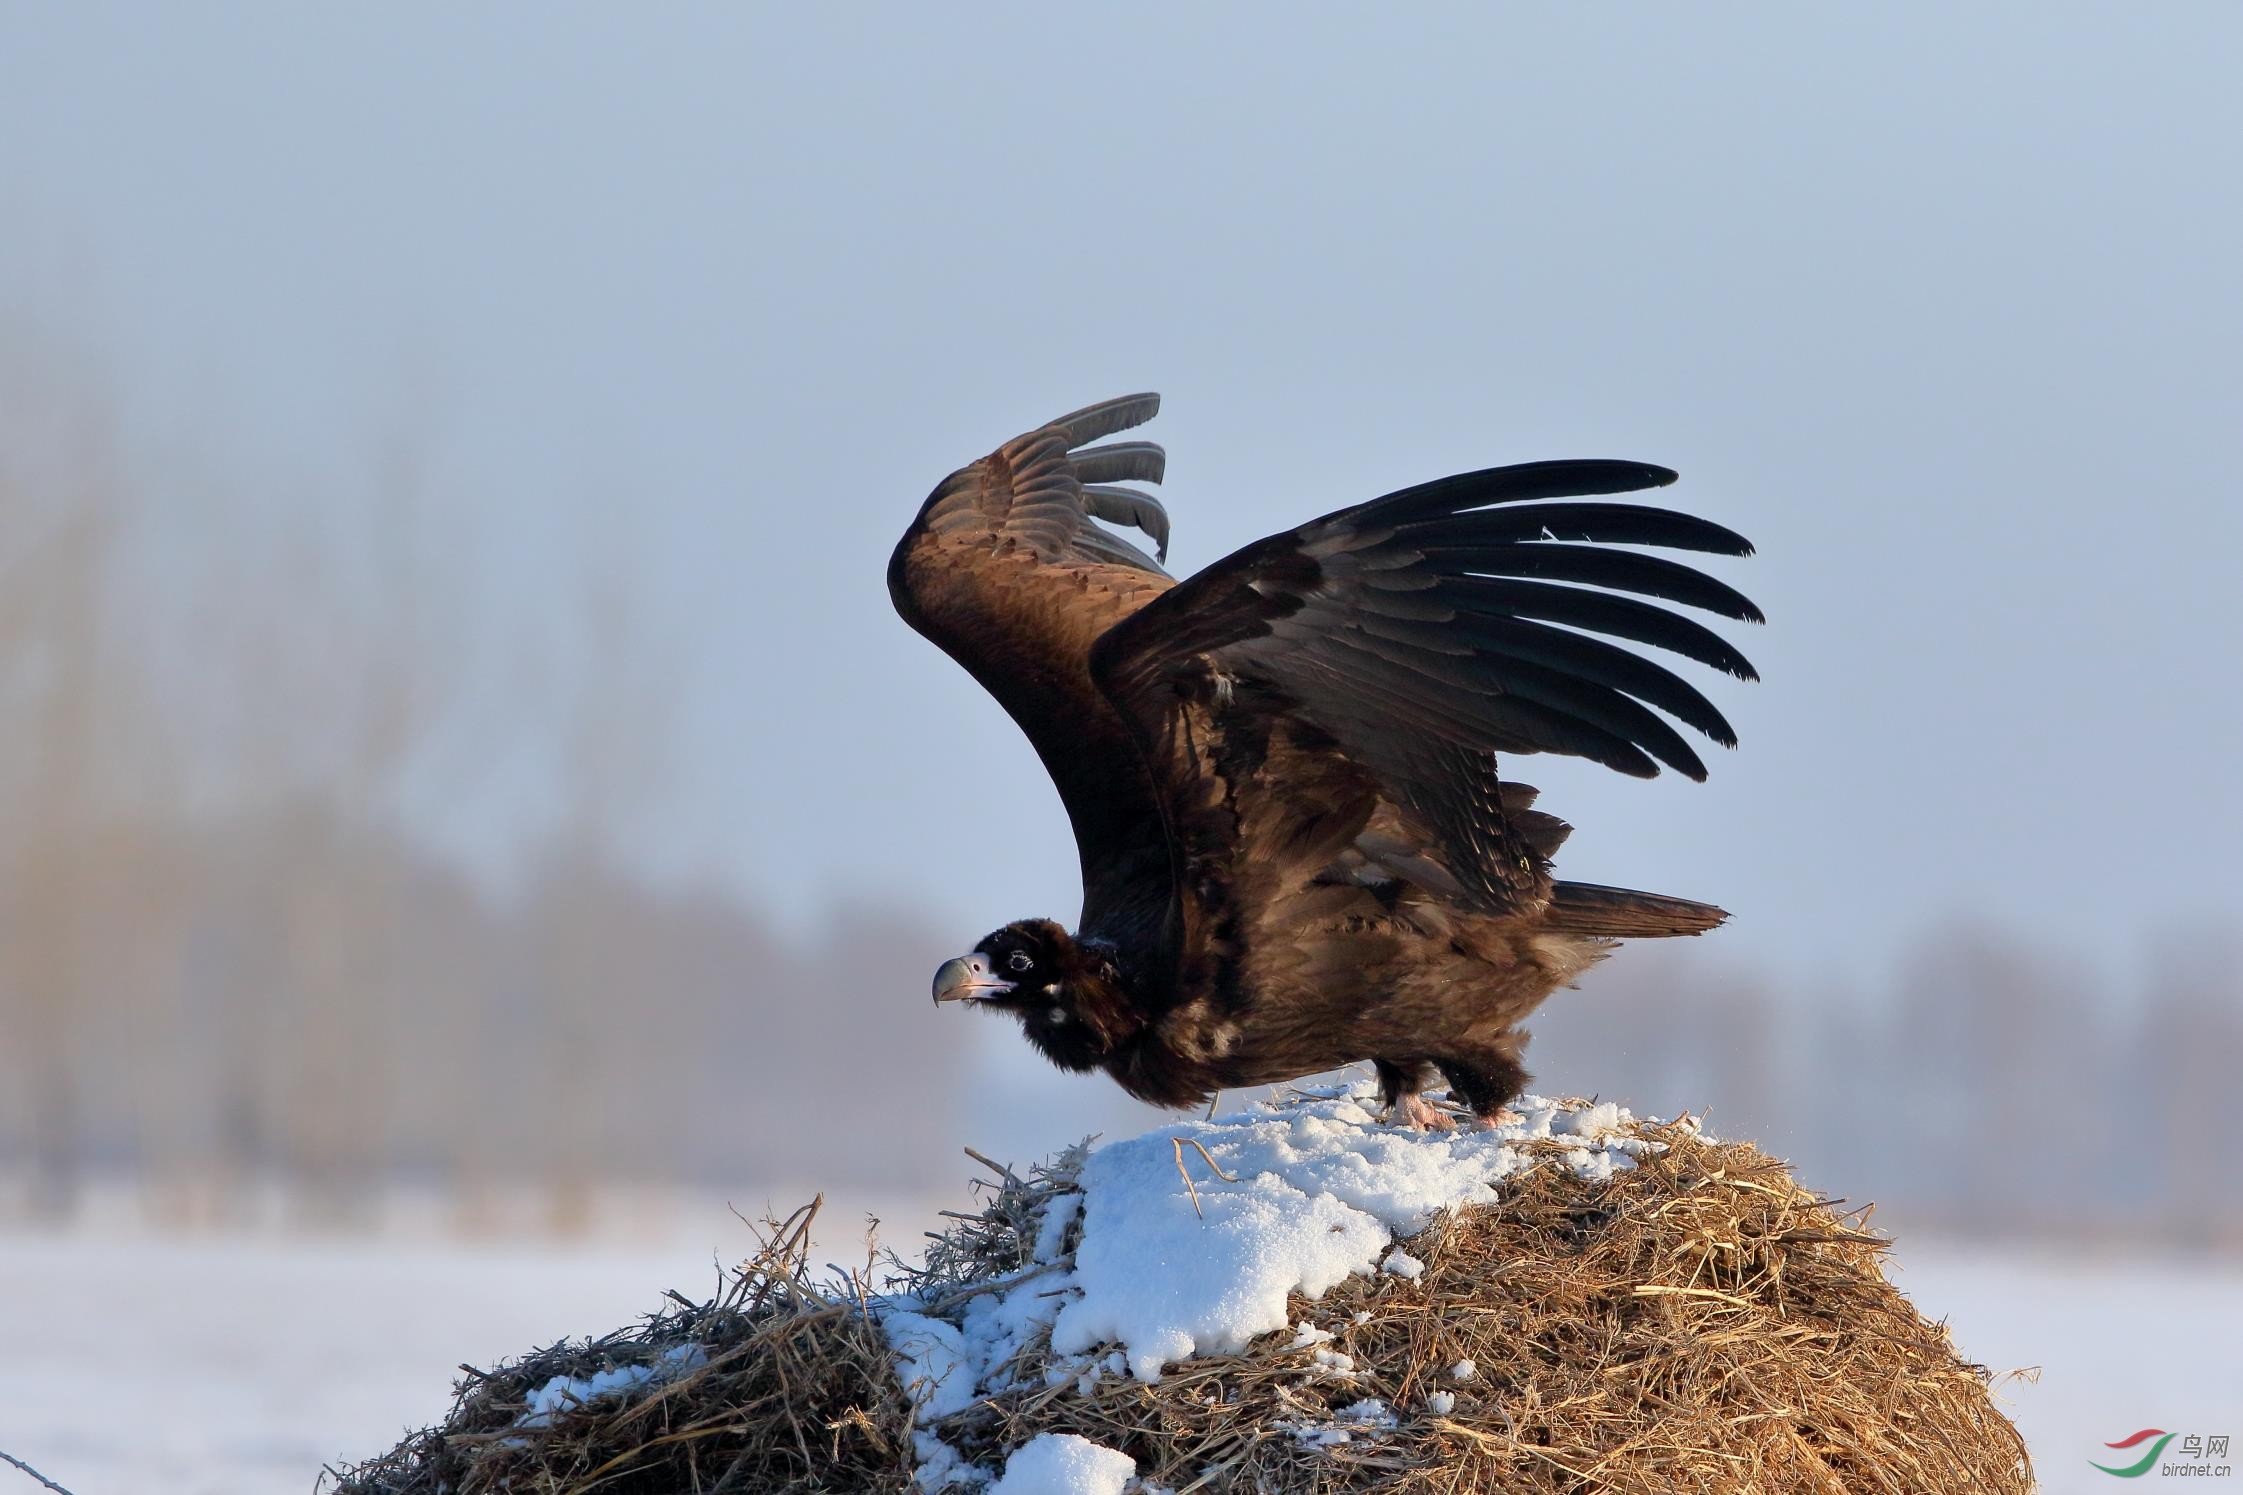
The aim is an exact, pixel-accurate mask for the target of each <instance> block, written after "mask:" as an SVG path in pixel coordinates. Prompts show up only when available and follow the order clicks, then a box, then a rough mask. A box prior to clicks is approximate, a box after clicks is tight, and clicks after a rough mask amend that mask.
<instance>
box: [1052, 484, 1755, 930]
mask: <svg viewBox="0 0 2243 1495" xmlns="http://www.w3.org/2000/svg"><path fill="white" fill-rule="evenodd" d="M1674 477H1675V475H1674V474H1673V473H1672V472H1670V471H1668V470H1667V469H1665V468H1663V467H1652V466H1648V465H1646V464H1643V463H1635V462H1599V461H1581V462H1538V463H1530V464H1526V465H1523V466H1517V467H1499V468H1490V469H1488V470H1486V471H1482V472H1473V473H1465V474H1461V475H1459V476H1456V477H1451V478H1444V479H1442V480H1440V481H1438V482H1434V483H1427V484H1424V485H1422V486H1419V487H1416V488H1408V489H1404V490H1403V491H1401V492H1399V493H1393V494H1389V495H1387V496H1386V497H1384V498H1380V499H1374V500H1372V501H1371V502H1369V503H1366V504H1360V505H1357V506H1356V507H1354V508H1351V509H1343V510H1341V511H1340V512H1338V513H1336V514H1331V515H1328V516H1326V517H1325V518H1322V519H1318V520H1315V521H1313V522H1311V523H1309V524H1306V525H1303V526H1301V527H1300V528H1299V529H1296V530H1292V531H1290V532H1288V533H1285V534H1280V535H1273V536H1271V537H1270V538H1268V539H1266V540H1261V541H1257V542H1256V543H1254V544H1252V545H1249V546H1247V547H1246V548H1245V549H1243V550H1240V551H1238V552H1236V553H1235V554H1233V555H1231V556H1229V557H1228V558H1227V559H1225V560H1222V561H1219V562H1217V563H1216V564H1215V565H1213V566H1210V567H1209V568H1207V569H1206V570H1205V571H1202V572H1200V573H1199V574H1198V575H1196V576H1193V577H1191V578H1189V579H1188V580H1186V581H1185V582H1183V583H1182V584H1181V585H1178V586H1176V587H1175V588H1173V589H1172V590H1170V591H1168V592H1167V593H1166V594H1164V595H1163V596H1161V597H1160V598H1158V599H1157V600H1155V601H1154V602H1152V603H1151V604H1149V605H1147V606H1146V607H1144V608H1143V609H1142V610H1140V611H1138V612H1136V613H1135V614H1134V615H1132V616H1130V617H1128V618H1127V619H1125V620H1123V621H1121V622H1120V623H1119V624H1117V626H1115V627H1114V629H1113V630H1112V631H1111V632H1109V633H1108V634H1106V635H1105V636H1104V637H1103V638H1101V639H1100V640H1099V641H1098V643H1097V646H1096V648H1095V649H1094V651H1093V654H1092V672H1093V674H1094V676H1095V677H1096V678H1097V680H1098V682H1099V684H1100V686H1101V688H1103V689H1104V690H1105V691H1106V692H1107V694H1108V695H1109V696H1111V697H1112V698H1113V700H1114V701H1115V703H1116V704H1117V705H1118V706H1120V707H1121V709H1122V713H1123V715H1124V716H1125V717H1127V718H1129V720H1130V723H1131V726H1132V728H1133V729H1134V730H1135V732H1136V733H1137V736H1138V740H1139V742H1140V745H1141V746H1142V747H1143V748H1144V750H1145V753H1146V757H1147V759H1148V761H1149V763H1150V764H1151V766H1152V772H1153V774H1154V777H1155V780H1156V782H1157V783H1158V785H1159V789H1160V791H1161V793H1162V794H1163V798H1164V802H1165V803H1167V804H1168V805H1169V807H1170V810H1171V819H1172V822H1173V823H1174V824H1175V826H1176V828H1177V833H1178V835H1179V836H1180V837H1181V838H1183V839H1184V840H1185V842H1186V844H1185V845H1184V846H1183V847H1182V848H1181V851H1182V854H1183V857H1184V859H1185V862H1186V864H1187V866H1186V870H1185V879H1186V880H1185V883H1184V884H1183V886H1184V887H1185V888H1186V889H1187V891H1188V890H1189V889H1190V888H1191V887H1192V886H1193V885H1194V876H1193V874H1192V872H1191V871H1190V870H1189V869H1190V866H1191V865H1192V864H1195V863H1200V862H1201V861H1202V859H1211V858H1215V857H1217V856H1218V855H1219V854H1221V853H1220V849H1219V848H1216V847H1214V846H1212V845H1210V846H1198V845H1193V844H1190V843H1191V841H1192V840H1193V838H1194V837H1195V836H1196V837H1198V838H1200V839H1208V840H1213V839H1216V838H1218V837H1220V836H1221V835H1224V834H1233V833H1235V825H1236V823H1237V822H1236V821H1235V820H1233V821H1231V822H1230V823H1229V824H1228V825H1226V824H1224V823H1223V822H1220V821H1216V820H1211V819H1210V818H1209V817H1207V816H1205V815H1204V814H1198V815H1195V814H1194V813H1193V812H1192V810H1191V807H1192V806H1194V805H1197V804H1201V803H1204V802H1205V801H1206V799H1207V797H1208V790H1207V789H1206V787H1205V786H1204V785H1203V784H1201V783H1199V782H1196V781H1197V780H1199V779H1201V778H1204V777H1205V775H1206V773H1207V772H1208V771H1209V766H1210V765H1213V766H1214V771H1216V772H1220V771H1221V768H1220V764H1221V761H1222V758H1223V756H1224V754H1223V752H1221V751H1211V750H1210V749H1209V747H1208V746H1207V745H1208V744H1209V743H1211V742H1212V741H1213V740H1214V739H1215V738H1218V737H1219V738H1221V739H1223V741H1224V742H1225V743H1228V742H1230V741H1231V739H1233V738H1234V737H1241V736H1252V737H1253V738H1255V739H1256V740H1268V738H1269V721H1268V719H1270V718H1278V719H1282V720H1285V721H1288V722H1292V723H1297V724H1303V725H1305V727H1306V728H1307V729H1308V731H1307V732H1306V733H1303V732H1301V731H1298V730H1294V731H1292V732H1291V733H1290V738H1289V740H1291V741H1292V742H1293V743H1294V744H1295V745H1296V747H1297V746H1299V745H1300V744H1302V743H1307V744H1309V745H1311V747H1312V748H1313V747H1314V746H1315V745H1317V744H1321V751H1322V753H1323V755H1324V756H1325V757H1326V758H1327V759H1329V760H1330V761H1331V762H1332V764H1333V766H1334V768H1335V770H1336V769H1338V768H1342V767H1344V768H1345V769H1346V770H1348V771H1349V772H1354V773H1367V774H1368V775H1369V776H1370V777H1371V779H1373V780H1374V781H1375V782H1376V784H1377V786H1378V790H1379V794H1380V796H1381V798H1382V799H1385V800H1386V801H1388V802H1389V803H1391V804H1393V805H1395V806H1397V807H1399V808H1400V810H1402V811H1403V812H1405V813H1406V815H1407V818H1408V819H1409V820H1410V821H1412V822H1414V823H1415V824H1416V825H1417V826H1418V827H1420V828H1422V829H1423V831H1424V832H1425V833H1426V834H1427V835H1428V837H1429V839H1430V841H1431V842H1432V843H1433V844H1432V845H1431V846H1430V847H1429V848H1428V849H1430V850H1433V851H1435V852H1437V853H1438V854H1439V856H1440V859H1441V861H1442V862H1443V863H1444V864H1445V867H1446V869H1447V870H1448V872H1449V873H1450V874H1452V875H1453V876H1454V878H1455V879H1456V881H1457V882H1458V883H1459V884H1461V885H1462V889H1461V891H1462V893H1463V894H1464V896H1465V900H1466V901H1467V902H1468V903H1471V904H1474V905H1476V906H1479V907H1481V908H1484V909H1487V910H1489V911H1501V910H1503V909H1506V908H1512V907H1516V906H1517V905H1518V904H1519V902H1520V901H1522V899H1525V898H1532V897H1538V896H1547V889H1548V882H1547V875H1546V859H1545V858H1544V857H1542V856H1540V855H1537V854H1531V853H1535V852H1537V851H1538V850H1539V848H1537V847H1536V846H1535V845H1534V843H1535V841H1536V839H1537V832H1536V831H1535V830H1534V829H1532V828H1527V829H1524V830H1522V827H1521V826H1519V825H1515V824H1512V823H1511V821H1512V820H1513V819H1515V818H1516V817H1518V816H1519V815H1520V814H1521V813H1522V812H1524V810H1525V803H1526V800H1525V797H1523V796H1519V795H1510V794H1506V793H1504V792H1502V788H1506V787H1511V786H1500V787H1499V786H1498V785H1497V783H1496V779H1495V764H1494V759H1493V756H1492V755H1493V754H1497V753H1531V752H1550V753H1565V754H1570V755H1574V756H1579V757H1585V758H1592V759H1595V760H1596V761H1597V762H1600V763H1604V764H1607V765H1609V766H1610V767H1613V768H1616V769H1619V770H1620V771H1621V772H1623V773H1628V774H1635V775H1639V776H1643V777H1649V776H1651V775H1654V774H1656V773H1657V772H1658V771H1659V765H1660V764H1661V763H1664V764H1667V765H1669V766H1671V767H1673V768H1676V769H1678V770H1680V771H1681V772H1683V773H1685V774H1688V775H1689V776H1690V777H1692V778H1703V777H1704V776H1705V765H1704V764H1703V763H1702V762H1701V761H1700V760H1699V758H1698V755H1697V753H1696V752H1694V751H1693V750H1692V749H1691V746H1690V744H1689V743H1688V742H1687V741H1686V740H1684V738H1683V736H1682V734H1681V733H1680V732H1678V731H1676V730H1675V728H1674V726H1673V725H1672V724H1670V723H1669V722H1668V720H1667V719H1666V717H1664V716H1662V715H1661V714H1660V713H1661V712H1665V713H1668V714H1669V715H1671V716H1673V717H1674V718H1675V719H1676V720H1678V721H1680V722H1682V723H1683V724H1685V725H1687V726H1690V727H1694V728H1696V729H1697V730H1698V731H1700V732H1702V733H1704V734H1705V735H1706V736H1708V737H1710V738H1712V739H1713V740H1714V741H1716V742H1719V743H1721V744H1723V745H1724V746H1733V745H1734V744H1735V741H1736V736H1735V733H1734V732H1732V731H1731V729H1730V726H1729V723H1728V722H1727V721H1725V720H1723V718H1722V715H1721V713H1720V712H1719V711H1717V710H1716V709H1715V708H1714V706H1713V705H1712V703H1711V702H1709V701H1708V700H1707V699H1706V698H1705V697H1704V696H1703V695H1702V694H1700V693H1699V691H1698V690H1697V689H1696V688H1694V687H1693V686H1691V685H1690V684H1689V683H1688V682H1687V681H1685V680H1683V679H1682V678H1681V677H1680V676H1678V675H1676V674H1674V673H1673V672H1672V671H1670V670H1668V669H1666V668H1665V667H1663V666H1661V665H1658V664H1654V663H1652V662H1651V661H1650V660H1648V659H1646V658H1644V657H1642V656H1641V655H1639V654H1636V653H1634V652H1632V651H1630V650H1628V649H1625V648H1622V647H1620V646H1618V645H1616V644H1613V643H1610V642H1607V640H1606V638H1602V637H1597V636H1596V635H1600V634H1601V635H1606V636H1609V637H1611V638H1619V639H1625V640H1629V641H1632V642H1635V643H1640V644H1652V645H1656V646H1658V647H1661V648H1664V649H1668V650H1672V651H1673V652H1675V653H1678V654H1681V655H1683V656H1685V657H1688V658H1691V659H1695V660H1698V661H1700V662H1702V663H1704V664H1708V665H1711V666H1713V667H1714V668H1716V669H1719V670H1724V671H1726V672H1728V673H1729V674H1732V675H1736V676H1739V677H1741V678H1746V679H1750V678H1753V671H1752V666H1751V665H1750V664H1748V663H1747V662H1746V660H1745V658H1744V656H1743V655H1742V654H1740V653H1738V652H1737V650H1736V649H1734V648H1733V647H1731V646H1730V645H1729V644H1728V643H1727V642H1726V641H1724V640H1723V639H1722V638H1721V637H1720V636H1719V635H1717V634H1715V633H1713V632H1712V631H1711V630H1709V629H1707V628H1705V627H1703V626H1701V625H1700V624H1698V623H1695V622H1692V621H1691V620H1689V619H1688V618H1686V617H1684V616H1682V615H1680V614H1678V613H1676V612H1674V611H1672V610H1670V609H1668V608H1666V607H1662V606H1660V605H1658V602H1654V601H1647V600H1645V599H1646V598H1655V599H1660V600H1661V601H1665V602H1675V603H1682V604H1685V605H1687V606H1692V607H1697V608H1703V609H1706V610H1708V611H1711V612H1714V613H1718V614H1720V615H1722V616H1724V617H1729V618H1737V619H1745V620H1750V621H1754V622H1757V621H1759V620H1760V612H1759V610H1758V609H1757V608H1755V607H1754V606H1753V605H1752V603H1750V602H1749V601H1747V600H1746V599H1745V598H1744V597H1743V596H1741V595H1739V594H1738V593H1737V592H1736V591H1734V590H1732V589H1731V588H1729V587H1728V586H1725V585H1724V584H1722V583H1721V582H1719V581H1716V580H1714V579H1713V578H1712V577H1710V576H1707V575H1705V574H1703V573H1701V572H1699V571H1696V570H1693V569H1691V568H1689V567H1687V566H1684V565H1680V564H1678V563H1676V562H1674V561H1671V560H1665V559H1661V558H1659V557H1657V556H1652V555H1646V554H1643V553H1641V552H1640V551H1636V550H1623V549H1608V548H1605V547H1606V546H1608V545H1622V546H1666V547H1675V548H1681V549H1688V550H1697V551H1704V552H1710V553H1713V554H1718V555H1749V554H1750V553H1751V546H1750V545H1749V544H1747V543H1746V541H1745V540H1744V539H1743V538H1742V537H1741V536H1738V535H1736V534H1733V533H1731V532H1730V531H1729V530H1726V529H1723V528H1722V527H1721V526H1719V525H1716V524H1710V523H1707V522H1706V521H1704V520H1702V519H1695V518H1692V517H1690V516H1689V515H1686V514H1678V513H1675V512H1673V511H1671V510H1667V509H1658V508H1648V507H1644V506H1641V505H1637V504H1631V503H1611V502H1594V501H1590V502H1583V501H1581V500H1582V499H1584V498H1588V497H1592V496H1597V495H1605V494H1614V493H1626V492H1630V491H1634V490H1637V489H1644V488H1655V487H1661V486H1664V485H1665V484H1667V483H1670V482H1672V481H1674ZM1654 708H1656V709H1654ZM1248 713H1252V714H1255V715H1257V716H1259V717H1261V718H1264V720H1263V721H1262V722H1260V723H1258V724H1256V723H1248V722H1245V721H1242V720H1241V717H1242V716H1243V715H1245V714H1248ZM1230 756H1231V758H1232V759H1233V760H1234V761H1237V759H1238V755H1237V753H1236V752H1235V751H1232V752H1231V753H1230ZM1290 777H1291V778H1292V779H1293V780H1295V781H1298V780H1300V779H1302V778H1303V777H1304V774H1303V771H1302V766H1301V765H1300V763H1299V762H1298V761H1296V763H1295V765H1294V766H1293V768H1292V769H1291V770H1290ZM1239 792H1240V790H1239V787H1238V786H1237V785H1235V784H1234V785H1233V786H1232V789H1231V797H1232V798H1233V799H1234V800H1235V799H1236V798H1237V797H1238V795H1239ZM1194 827H1198V828H1199V829H1197V830H1195V829H1194ZM1558 830H1559V832H1560V833H1561V834H1562V826H1560V827H1558ZM1230 854H1232V855H1236V853H1235V852H1233V853H1230ZM1251 854H1252V853H1251V850H1249V852H1248V855H1251ZM1185 914H1186V921H1187V923H1188V922H1189V921H1190V910H1188V909H1187V910H1185Z"/></svg>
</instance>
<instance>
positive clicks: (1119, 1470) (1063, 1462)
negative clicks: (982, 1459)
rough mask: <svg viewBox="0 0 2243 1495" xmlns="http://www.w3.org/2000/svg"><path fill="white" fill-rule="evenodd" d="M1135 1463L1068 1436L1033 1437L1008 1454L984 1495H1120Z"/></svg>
mask: <svg viewBox="0 0 2243 1495" xmlns="http://www.w3.org/2000/svg"><path fill="white" fill-rule="evenodd" d="M1136 1477H1137V1461H1136V1460H1135V1459H1133V1458H1131V1457H1130V1456H1129V1455H1128V1454H1125V1453H1122V1452H1120V1451H1118V1450H1116V1449H1111V1448H1105V1447H1102V1446H1100V1445H1099V1444H1096V1443H1093V1442H1091V1441H1090V1440H1089V1439H1088V1438H1083V1437H1078V1436H1077V1435H1076V1434H1074V1433H1038V1434H1037V1435H1036V1436H1035V1437H1033V1438H1031V1439H1029V1440H1028V1441H1027V1442H1026V1443H1023V1444H1021V1445H1020V1447H1018V1448H1016V1449H1014V1450H1013V1451H1012V1456H1011V1457H1010V1458H1008V1459H1006V1460H1005V1472H1004V1474H1003V1475H1002V1476H1001V1477H999V1479H998V1480H997V1482H996V1483H995V1484H993V1485H991V1486H990V1487H989V1490H988V1495H1122V1490H1123V1488H1124V1487H1125V1486H1127V1485H1128V1484H1129V1482H1130V1481H1131V1480H1132V1479H1134V1478H1136Z"/></svg>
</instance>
